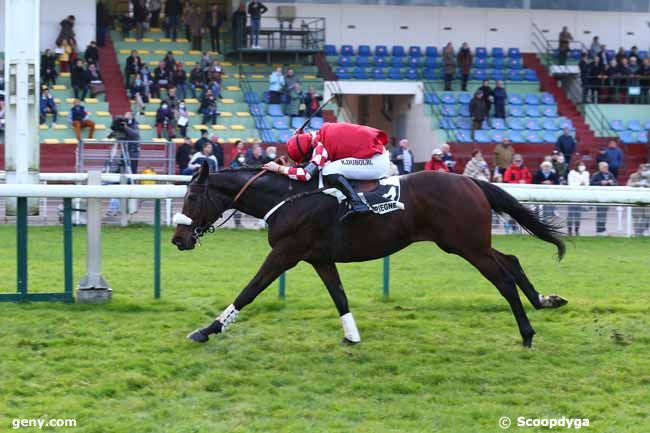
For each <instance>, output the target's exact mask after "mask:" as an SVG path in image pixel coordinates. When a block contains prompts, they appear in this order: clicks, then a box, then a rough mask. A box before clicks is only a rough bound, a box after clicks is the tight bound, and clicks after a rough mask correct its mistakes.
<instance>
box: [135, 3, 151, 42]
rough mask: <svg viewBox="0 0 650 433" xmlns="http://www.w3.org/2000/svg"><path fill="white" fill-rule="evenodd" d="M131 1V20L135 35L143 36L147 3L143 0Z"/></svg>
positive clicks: (141, 37)
mask: <svg viewBox="0 0 650 433" xmlns="http://www.w3.org/2000/svg"><path fill="white" fill-rule="evenodd" d="M131 2H132V3H133V20H134V21H135V37H136V38H137V39H143V38H144V29H145V26H146V22H147V15H148V14H149V11H147V5H146V1H145V0H131Z"/></svg>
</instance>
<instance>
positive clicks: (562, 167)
mask: <svg viewBox="0 0 650 433" xmlns="http://www.w3.org/2000/svg"><path fill="white" fill-rule="evenodd" d="M551 163H552V164H553V171H555V174H556V175H557V180H558V182H559V183H560V185H566V183H567V174H568V171H569V164H567V163H566V162H565V160H564V155H563V154H561V153H560V152H558V151H557V150H556V151H554V152H553V156H551Z"/></svg>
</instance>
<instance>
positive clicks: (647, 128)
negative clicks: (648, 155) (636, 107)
mask: <svg viewBox="0 0 650 433" xmlns="http://www.w3.org/2000/svg"><path fill="white" fill-rule="evenodd" d="M643 129H645V130H646V131H647V130H649V129H650V120H648V121H647V122H646V123H644V124H643Z"/></svg>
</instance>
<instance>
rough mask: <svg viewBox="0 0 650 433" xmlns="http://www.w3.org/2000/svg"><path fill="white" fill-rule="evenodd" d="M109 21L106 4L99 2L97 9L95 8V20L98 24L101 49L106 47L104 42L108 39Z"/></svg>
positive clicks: (98, 39)
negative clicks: (107, 28) (107, 27)
mask: <svg viewBox="0 0 650 433" xmlns="http://www.w3.org/2000/svg"><path fill="white" fill-rule="evenodd" d="M109 19H110V18H109V17H108V15H107V14H106V8H105V7H104V2H103V1H102V0H99V1H98V2H97V7H96V8H95V20H96V22H97V32H96V33H97V45H98V46H100V47H103V46H104V40H105V39H106V26H107V23H108V21H109Z"/></svg>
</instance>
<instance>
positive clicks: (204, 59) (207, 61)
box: [199, 51, 212, 82]
mask: <svg viewBox="0 0 650 433" xmlns="http://www.w3.org/2000/svg"><path fill="white" fill-rule="evenodd" d="M199 61H200V62H201V72H203V74H204V75H205V77H204V79H205V80H206V82H207V75H208V72H210V66H212V57H211V56H210V53H208V52H207V51H204V52H203V54H202V55H201V59H200V60H199Z"/></svg>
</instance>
